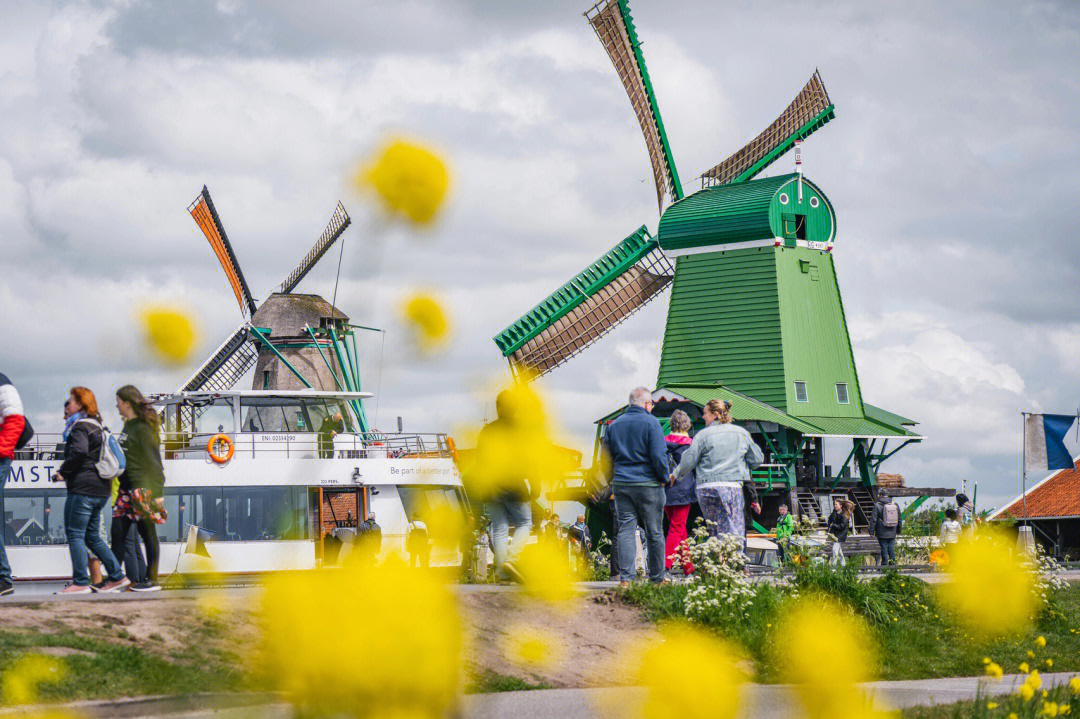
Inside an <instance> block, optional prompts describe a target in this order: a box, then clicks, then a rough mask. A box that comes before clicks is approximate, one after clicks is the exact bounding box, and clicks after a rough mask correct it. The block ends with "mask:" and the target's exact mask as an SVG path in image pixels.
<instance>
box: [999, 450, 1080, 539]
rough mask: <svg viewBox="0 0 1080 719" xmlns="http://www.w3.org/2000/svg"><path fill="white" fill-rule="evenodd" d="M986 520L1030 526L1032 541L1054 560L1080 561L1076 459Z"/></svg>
mask: <svg viewBox="0 0 1080 719" xmlns="http://www.w3.org/2000/svg"><path fill="white" fill-rule="evenodd" d="M987 519H989V520H991V521H993V520H999V521H1001V520H1007V519H1015V520H1017V521H1020V522H1023V523H1025V524H1029V525H1031V533H1032V534H1033V535H1034V536H1035V541H1036V542H1038V543H1039V544H1041V545H1042V546H1043V548H1044V549H1045V550H1046V551H1047V553H1048V554H1051V555H1053V556H1055V557H1066V556H1067V557H1070V558H1074V559H1075V558H1077V557H1080V457H1075V458H1074V459H1073V466H1072V467H1070V468H1069V469H1059V470H1057V471H1056V472H1053V473H1052V474H1050V475H1049V476H1048V477H1047V478H1046V479H1044V480H1042V481H1040V482H1037V483H1036V484H1034V485H1032V486H1031V487H1030V488H1029V489H1028V490H1027V492H1026V493H1024V494H1021V495H1019V496H1018V497H1016V498H1015V499H1013V500H1011V501H1009V502H1006V503H1005V504H1004V505H1003V506H1002V507H1001V508H1000V509H997V510H995V511H994V512H991V513H990V516H989V517H987Z"/></svg>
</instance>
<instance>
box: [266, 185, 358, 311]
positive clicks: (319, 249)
mask: <svg viewBox="0 0 1080 719" xmlns="http://www.w3.org/2000/svg"><path fill="white" fill-rule="evenodd" d="M351 222H352V219H351V218H350V217H349V213H348V212H346V211H345V206H344V205H342V204H341V203H340V202H339V203H337V207H336V208H335V209H334V214H333V215H331V216H330V224H328V225H327V226H326V229H325V230H323V233H322V234H321V235H319V239H318V240H316V241H315V246H314V247H312V248H311V250H309V251H308V253H307V255H306V256H305V257H304V259H303V260H301V261H300V264H299V265H297V266H296V269H295V270H293V271H292V272H291V273H290V274H289V276H288V277H286V278H285V281H284V282H282V283H281V287H279V288H278V292H281V293H289V292H292V291H293V290H294V289H296V286H297V285H298V284H300V280H302V279H304V275H306V274H307V273H308V272H310V271H311V268H312V267H314V266H315V263H316V262H318V261H319V260H320V259H322V256H323V255H325V254H326V251H327V250H329V249H330V246H331V245H333V244H334V242H335V241H336V240H337V238H339V237H341V233H342V232H344V231H345V228H346V227H348V226H349V223H351Z"/></svg>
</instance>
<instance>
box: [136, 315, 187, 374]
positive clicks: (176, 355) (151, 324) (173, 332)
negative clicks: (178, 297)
mask: <svg viewBox="0 0 1080 719" xmlns="http://www.w3.org/2000/svg"><path fill="white" fill-rule="evenodd" d="M140 320H141V322H142V329H143V337H144V340H145V342H146V344H147V346H148V347H149V348H150V349H151V351H152V352H153V353H154V355H155V356H157V357H158V358H159V359H161V360H163V361H165V362H167V363H168V364H176V365H179V364H185V363H186V362H187V361H188V359H189V358H190V357H191V353H192V351H193V350H194V349H195V344H196V342H197V341H198V332H197V331H196V329H195V324H194V322H193V321H192V319H191V317H189V316H188V315H187V314H186V313H185V312H183V311H181V310H179V309H176V308H173V307H166V306H159V307H149V308H146V309H144V310H143V311H142V312H141V313H140Z"/></svg>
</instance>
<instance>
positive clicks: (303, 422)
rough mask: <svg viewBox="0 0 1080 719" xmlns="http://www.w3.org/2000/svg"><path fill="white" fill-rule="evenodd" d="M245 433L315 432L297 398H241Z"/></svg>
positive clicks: (241, 413) (241, 414) (241, 412)
mask: <svg viewBox="0 0 1080 719" xmlns="http://www.w3.org/2000/svg"><path fill="white" fill-rule="evenodd" d="M240 416H241V417H243V420H244V427H243V431H244V432H313V431H314V430H313V429H312V428H311V421H310V418H309V417H308V416H307V413H306V411H305V409H304V406H303V403H302V402H301V400H300V399H299V398H297V397H241V398H240Z"/></svg>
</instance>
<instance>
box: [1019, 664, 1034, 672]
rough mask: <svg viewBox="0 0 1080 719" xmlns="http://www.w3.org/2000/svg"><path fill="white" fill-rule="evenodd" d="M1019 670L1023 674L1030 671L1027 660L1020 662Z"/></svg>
mask: <svg viewBox="0 0 1080 719" xmlns="http://www.w3.org/2000/svg"><path fill="white" fill-rule="evenodd" d="M1020 671H1022V672H1023V673H1024V674H1027V673H1028V672H1030V671H1031V668H1030V667H1029V666H1028V663H1027V662H1020Z"/></svg>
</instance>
